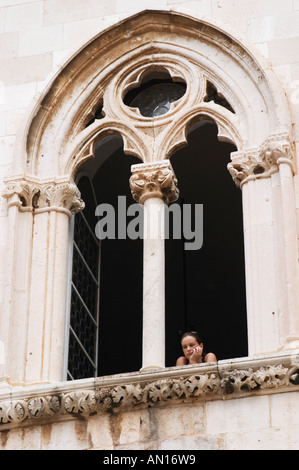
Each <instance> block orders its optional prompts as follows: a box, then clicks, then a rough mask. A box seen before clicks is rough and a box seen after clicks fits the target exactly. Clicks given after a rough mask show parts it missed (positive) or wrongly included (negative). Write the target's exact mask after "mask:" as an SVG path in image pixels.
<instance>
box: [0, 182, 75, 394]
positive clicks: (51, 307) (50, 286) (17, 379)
mask: <svg viewBox="0 0 299 470" xmlns="http://www.w3.org/2000/svg"><path fill="white" fill-rule="evenodd" d="M3 196H4V197H5V198H6V199H7V201H8V210H9V220H10V230H11V233H12V239H11V241H10V244H9V247H8V252H9V253H11V255H13V256H12V257H11V261H10V263H11V265H10V266H9V267H8V274H9V278H10V286H9V287H10V297H9V299H10V302H9V303H7V305H6V306H5V319H6V320H5V321H6V331H7V335H8V338H9V347H8V348H7V356H8V357H7V361H6V363H7V367H6V375H7V377H8V378H9V382H10V384H15V385H25V384H28V383H39V382H49V381H50V382H51V381H52V382H57V381H60V380H62V378H63V352H64V344H63V343H64V336H65V333H64V328H65V321H64V318H65V288H66V269H67V243H68V224H69V219H70V217H71V216H72V214H74V213H76V212H78V211H79V210H81V209H82V208H83V207H84V205H83V201H82V200H81V199H80V193H79V191H78V189H77V187H76V185H75V184H74V183H73V182H72V181H71V180H70V179H69V178H68V177H66V178H64V179H62V180H61V181H57V180H56V181H48V182H43V183H41V182H39V181H29V180H24V179H16V180H15V181H13V180H12V181H9V182H8V183H7V189H6V191H5V192H4V193H3Z"/></svg>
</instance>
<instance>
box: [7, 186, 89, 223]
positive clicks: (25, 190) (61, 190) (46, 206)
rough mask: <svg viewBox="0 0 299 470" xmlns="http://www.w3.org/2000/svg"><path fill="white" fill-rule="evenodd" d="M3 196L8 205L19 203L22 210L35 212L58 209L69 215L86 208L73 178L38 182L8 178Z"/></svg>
mask: <svg viewBox="0 0 299 470" xmlns="http://www.w3.org/2000/svg"><path fill="white" fill-rule="evenodd" d="M5 185H6V188H5V190H4V191H3V192H2V196H3V197H4V198H6V199H7V201H8V207H10V206H12V205H17V206H18V207H19V209H20V211H23V212H25V211H32V212H35V213H39V212H46V211H50V210H57V211H62V212H66V213H67V214H68V215H69V216H71V215H72V214H75V213H76V212H79V211H80V210H82V209H83V208H84V202H83V201H82V199H81V197H80V196H81V195H80V192H79V190H78V188H77V186H76V185H75V183H74V182H73V181H71V180H66V181H61V182H57V181H56V182H36V181H32V180H28V179H16V180H7V181H6V182H5Z"/></svg>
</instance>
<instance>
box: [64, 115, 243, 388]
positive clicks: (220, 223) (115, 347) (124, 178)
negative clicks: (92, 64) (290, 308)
mask: <svg viewBox="0 0 299 470" xmlns="http://www.w3.org/2000/svg"><path fill="white" fill-rule="evenodd" d="M234 150H235V147H234V146H233V145H231V144H229V143H224V142H219V140H218V139H217V128H216V126H214V125H212V124H205V123H203V122H202V123H201V126H198V127H197V128H194V130H193V131H192V132H190V133H189V135H188V146H187V147H185V148H183V149H180V150H179V151H178V152H176V153H175V154H174V155H173V156H172V157H171V163H172V166H173V168H174V171H175V173H176V176H177V179H178V186H179V189H180V199H179V201H178V203H179V204H181V207H183V205H184V204H192V205H193V206H194V204H203V230H204V232H203V246H202V248H201V249H199V250H197V251H186V250H184V240H183V239H182V240H172V239H171V238H170V239H169V240H166V242H165V250H166V260H165V264H166V291H165V298H166V366H167V367H170V366H174V365H175V362H176V359H177V357H178V356H179V355H181V350H180V347H179V335H180V333H182V332H184V331H185V330H187V329H196V330H199V332H200V334H201V335H202V336H203V337H204V339H205V350H206V351H207V352H208V350H209V351H212V352H214V353H215V354H216V355H217V357H218V359H228V358H234V357H242V356H246V355H247V322H246V306H245V281H244V252H243V227H242V195H241V191H240V190H239V189H238V188H237V187H236V186H235V184H234V182H233V180H232V178H231V176H230V174H229V172H228V170H227V163H228V162H229V161H230V153H231V152H232V151H234ZM108 157H109V158H108ZM100 160H101V164H100V165H98V167H97V164H96V163H97V161H98V162H99V161H100ZM136 163H140V160H138V159H137V158H135V157H132V156H128V155H125V154H124V152H123V149H122V148H121V147H119V145H118V146H117V147H116V148H114V149H113V151H112V152H110V153H106V152H105V151H104V150H103V149H101V150H100V151H99V152H98V154H96V159H95V160H94V161H93V162H92V163H88V164H86V165H85V168H84V169H85V170H86V171H87V172H89V173H90V174H91V181H92V186H93V189H94V193H95V198H93V197H92V195H91V193H90V194H89V195H88V194H87V191H86V190H85V191H83V192H82V197H83V199H84V200H85V203H86V209H85V210H84V211H83V215H84V216H85V218H86V219H87V220H88V221H89V224H90V227H91V229H92V231H93V233H94V232H95V227H96V223H97V222H98V220H97V218H96V216H95V213H94V209H95V201H96V204H101V203H108V204H111V205H112V206H113V207H114V208H115V214H116V219H115V220H116V234H117V220H118V201H119V200H118V196H125V198H126V205H127V207H128V206H129V205H130V204H133V203H135V201H134V200H133V198H132V196H131V192H130V188H129V178H130V176H131V165H132V164H136ZM79 188H80V190H81V191H82V186H80V184H79ZM80 217H81V216H80V214H77V215H76V218H75V234H76V233H78V234H80V237H83V238H84V239H85V242H84V247H85V248H84V249H86V247H87V246H89V247H92V246H93V249H92V254H91V255H90V254H89V255H86V256H87V258H88V259H89V260H90V261H89V262H88V263H89V264H90V269H91V270H92V269H94V268H92V265H93V262H94V266H96V265H97V263H96V261H97V260H100V264H99V266H100V276H99V280H100V283H99V285H100V288H99V298H98V300H97V302H98V303H97V315H98V316H97V318H98V320H97V321H98V323H97V325H96V329H95V330H94V331H97V332H96V336H97V340H98V341H97V346H96V348H95V347H94V345H95V336H94V333H93V332H91V331H90V328H91V327H90V325H91V324H92V323H91V320H90V315H89V316H88V317H87V316H86V309H85V308H84V309H83V306H82V305H81V304H80V303H79V300H78V299H77V298H76V297H74V299H75V300H73V301H72V302H73V303H72V308H73V319H75V320H74V321H77V322H78V325H77V331H79V332H80V334H81V342H82V344H83V345H84V349H85V350H86V351H87V352H89V353H90V354H91V355H92V354H93V355H94V356H95V357H94V363H95V364H96V372H94V373H95V374H96V375H97V376H102V375H111V374H118V373H125V372H132V371H138V370H140V368H141V366H142V295H143V293H142V287H143V286H142V285H143V280H142V276H143V241H142V240H141V239H135V240H130V239H129V238H125V239H118V237H117V236H116V237H115V239H104V240H102V241H101V243H100V248H99V247H97V246H96V245H95V244H93V243H89V242H88V243H87V238H86V234H85V232H84V230H86V228H85V229H84V230H83V229H82V228H80V225H81V223H82V221H81V222H80V220H81V219H80ZM77 223H78V224H79V226H78V227H76V225H77ZM82 230H83V231H82ZM80 237H79V238H80ZM76 239H78V236H77V235H75V241H76ZM80 243H81V240H78V244H80ZM84 249H83V248H82V250H84ZM97 250H98V251H97ZM84 256H85V255H84ZM79 261H80V262H81V258H80V259H79ZM76 263H77V262H76V261H75V264H74V270H75V272H77V271H76V270H77V268H76ZM77 275H78V274H77ZM79 276H80V281H81V285H82V289H84V283H88V284H89V285H93V284H92V282H91V281H90V279H89V278H87V277H86V276H85V277H84V276H83V275H82V274H80V275H79ZM95 291H96V289H95V286H94V292H95ZM88 295H89V296H90V298H93V303H92V302H91V305H93V307H94V306H95V305H96V303H95V297H92V294H90V293H89V294H88ZM88 295H87V297H86V298H87V299H88V298H89V297H88ZM86 303H87V302H86ZM90 310H92V308H91V307H90ZM71 315H72V314H71ZM95 318H96V315H95ZM88 322H89V323H88ZM71 323H72V322H71ZM71 338H72V337H71V336H70V353H69V363H72V364H73V365H72V367H73V370H75V372H74V374H72V378H75V379H79V378H83V377H88V376H92V375H93V373H92V372H93V369H92V366H91V365H90V362H89V363H87V362H84V361H86V359H85V357H84V356H82V357H84V360H83V359H82V358H81V357H80V355H79V353H78V352H77V350H76V348H75V346H74V344H73V343H72V342H71ZM82 338H83V339H82ZM88 342H90V344H88ZM75 345H76V346H77V343H75ZM89 348H91V349H89ZM78 361H79V365H77V364H76V362H78ZM94 370H95V369H94Z"/></svg>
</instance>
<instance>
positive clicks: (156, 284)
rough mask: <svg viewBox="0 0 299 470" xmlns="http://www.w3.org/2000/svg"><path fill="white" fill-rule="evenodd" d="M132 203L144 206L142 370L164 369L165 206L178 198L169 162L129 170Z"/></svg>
mask: <svg viewBox="0 0 299 470" xmlns="http://www.w3.org/2000/svg"><path fill="white" fill-rule="evenodd" d="M130 186H131V191H132V195H133V197H134V199H135V200H136V201H137V202H139V203H140V204H143V205H144V242H143V243H144V245H143V253H144V254H143V263H144V265H143V343H142V370H144V369H156V368H163V367H165V247H164V245H165V240H164V236H165V235H164V209H165V205H166V204H168V203H170V202H173V201H175V200H176V199H177V197H178V190H177V180H176V178H175V175H174V172H173V169H172V167H171V164H170V162H169V160H164V161H161V162H155V163H149V164H146V163H145V164H140V165H133V166H132V176H131V178H130Z"/></svg>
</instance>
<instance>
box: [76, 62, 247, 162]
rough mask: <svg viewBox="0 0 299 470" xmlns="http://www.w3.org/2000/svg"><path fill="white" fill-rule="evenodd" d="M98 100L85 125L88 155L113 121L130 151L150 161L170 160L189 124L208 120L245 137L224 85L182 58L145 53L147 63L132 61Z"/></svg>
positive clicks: (228, 135)
mask: <svg viewBox="0 0 299 470" xmlns="http://www.w3.org/2000/svg"><path fill="white" fill-rule="evenodd" d="M211 89H212V90H213V93H214V94H212V95H211ZM155 91H156V95H155ZM146 94H147V95H148V96H146ZM143 98H144V99H145V101H147V103H146V105H145V101H144V102H143V103H142V99H143ZM162 98H163V99H162ZM98 102H99V103H100V105H99V106H98V109H97V108H95V110H94V111H93V114H92V113H91V118H92V119H91V120H90V122H89V123H88V124H89V125H87V127H86V129H85V132H86V134H87V135H89V138H88V139H86V142H87V145H85V152H87V153H90V152H91V153H92V148H94V145H91V144H92V142H93V141H96V140H97V139H99V138H100V136H101V135H102V133H103V129H104V128H106V127H107V126H108V127H109V125H110V127H111V129H114V132H116V133H118V134H120V135H121V136H122V138H123V141H124V151H125V152H126V153H131V154H134V155H138V156H139V157H140V158H141V160H142V161H144V162H150V161H156V160H163V159H165V158H169V156H170V155H171V154H172V153H173V152H174V150H175V149H177V148H179V147H180V146H184V145H187V132H188V128H189V127H190V125H191V124H194V123H195V121H196V120H200V119H203V118H204V119H205V120H209V121H212V122H214V123H216V125H217V126H218V131H219V138H222V139H224V140H228V141H230V142H233V143H236V142H235V140H237V141H238V139H239V132H238V131H236V130H235V129H234V125H232V122H234V120H235V116H234V110H233V109H232V107H231V106H230V104H229V102H228V101H227V100H226V99H225V98H224V96H223V94H221V93H219V91H218V87H217V86H215V85H212V83H211V80H210V78H209V79H208V78H207V77H206V76H205V75H204V74H203V73H202V71H201V70H199V68H198V67H197V66H195V65H194V64H193V65H192V64H191V63H190V62H188V61H184V60H181V61H180V60H178V58H177V57H176V58H174V57H171V56H164V57H163V56H159V57H157V60H155V59H154V58H153V57H152V56H151V57H150V58H146V57H144V58H143V60H142V63H141V64H138V63H137V64H129V65H128V66H127V68H125V69H122V70H120V71H119V72H118V73H117V74H116V75H115V76H114V77H113V78H112V79H111V81H110V83H108V85H107V87H106V89H105V90H104V92H103V95H102V97H101V99H99V100H98ZM96 111H98V115H96ZM228 115H231V116H229V117H228ZM124 129H125V132H124ZM174 130H175V131H174ZM111 133H113V132H111ZM140 142H142V145H140ZM237 143H238V142H237Z"/></svg>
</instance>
